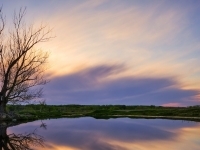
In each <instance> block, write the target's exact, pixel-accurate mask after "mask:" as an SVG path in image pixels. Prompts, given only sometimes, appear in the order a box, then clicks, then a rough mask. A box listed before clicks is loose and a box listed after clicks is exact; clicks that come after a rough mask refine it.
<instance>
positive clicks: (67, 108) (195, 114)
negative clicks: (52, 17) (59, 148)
mask: <svg viewBox="0 0 200 150" xmlns="http://www.w3.org/2000/svg"><path fill="white" fill-rule="evenodd" d="M7 111H8V112H12V113H15V114H18V115H19V116H20V118H21V119H47V118H61V117H83V116H90V117H94V118H117V117H131V118H171V119H185V120H187V119H188V120H199V121H200V106H190V107H161V106H125V105H8V106H7Z"/></svg>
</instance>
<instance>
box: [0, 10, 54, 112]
mask: <svg viewBox="0 0 200 150" xmlns="http://www.w3.org/2000/svg"><path fill="white" fill-rule="evenodd" d="M25 13H26V9H25V8H21V9H20V11H19V12H18V13H14V17H13V28H12V29H9V30H8V31H7V30H6V29H5V27H6V26H5V25H6V24H5V17H4V15H3V13H2V9H0V113H5V112H6V109H5V108H6V104H7V103H20V102H28V101H30V100H33V99H36V98H39V97H41V94H42V89H41V88H39V89H35V88H33V87H35V86H38V85H44V84H46V83H47V81H46V80H45V79H44V70H45V69H44V67H43V66H44V64H45V63H46V61H47V58H48V53H46V52H43V51H42V50H39V49H36V47H35V46H36V45H38V44H39V43H41V42H46V41H48V40H49V39H50V38H51V36H50V29H48V28H47V26H44V25H41V26H39V27H37V28H34V26H33V25H30V26H27V25H26V23H25V22H24V16H25ZM5 30H6V31H5Z"/></svg>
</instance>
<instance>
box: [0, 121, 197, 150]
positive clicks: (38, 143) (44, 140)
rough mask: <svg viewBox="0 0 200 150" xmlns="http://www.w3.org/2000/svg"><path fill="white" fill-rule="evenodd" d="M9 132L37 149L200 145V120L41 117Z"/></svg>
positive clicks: (149, 149) (147, 149)
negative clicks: (46, 118) (43, 118)
mask: <svg viewBox="0 0 200 150" xmlns="http://www.w3.org/2000/svg"><path fill="white" fill-rule="evenodd" d="M6 135H7V137H8V138H7V139H8V140H7V143H8V145H9V143H10V144H11V145H14V146H18V149H25V148H26V147H29V146H30V147H32V148H33V149H36V150H40V149H41V150H42V149H47V150H133V149H134V150H161V149H162V150H169V149H170V150H188V149H192V150H199V149H200V123H198V122H192V121H180V120H167V119H130V118H117V119H108V120H106V119H94V118H91V117H83V118H62V119H50V120H42V121H40V120H38V121H33V122H29V123H23V124H20V125H17V126H12V127H9V128H7V133H6ZM1 140H2V139H1ZM20 140H21V142H20ZM23 140H24V141H23ZM5 141H6V140H4V143H5ZM2 143H3V142H2ZM20 146H21V147H20Z"/></svg>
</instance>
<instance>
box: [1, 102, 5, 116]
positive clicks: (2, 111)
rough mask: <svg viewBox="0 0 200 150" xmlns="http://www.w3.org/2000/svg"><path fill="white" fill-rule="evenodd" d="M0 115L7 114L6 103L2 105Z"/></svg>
mask: <svg viewBox="0 0 200 150" xmlns="http://www.w3.org/2000/svg"><path fill="white" fill-rule="evenodd" d="M0 113H1V114H3V113H6V104H5V103H4V102H1V103H0Z"/></svg>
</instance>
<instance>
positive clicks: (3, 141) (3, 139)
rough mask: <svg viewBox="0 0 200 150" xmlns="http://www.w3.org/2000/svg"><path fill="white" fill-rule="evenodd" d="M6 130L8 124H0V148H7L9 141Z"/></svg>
mask: <svg viewBox="0 0 200 150" xmlns="http://www.w3.org/2000/svg"><path fill="white" fill-rule="evenodd" d="M6 131H7V126H4V125H2V124H0V149H1V150H2V149H5V148H7V146H6V145H7V141H8V136H7V133H6ZM5 150H6V149H5Z"/></svg>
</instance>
